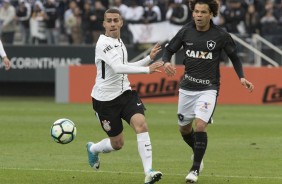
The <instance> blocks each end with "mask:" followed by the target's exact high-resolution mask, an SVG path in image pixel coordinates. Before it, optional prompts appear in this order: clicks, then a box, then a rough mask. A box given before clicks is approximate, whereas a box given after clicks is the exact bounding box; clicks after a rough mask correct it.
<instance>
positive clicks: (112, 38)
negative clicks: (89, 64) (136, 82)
mask: <svg viewBox="0 0 282 184" xmlns="http://www.w3.org/2000/svg"><path fill="white" fill-rule="evenodd" d="M122 25H123V21H122V17H121V14H120V12H119V10H117V9H108V10H107V11H106V12H105V14H104V22H103V26H104V28H105V35H101V36H100V37H99V39H98V42H97V44H96V50H95V64H96V67H97V75H96V82H95V85H94V87H93V90H92V93H91V96H92V104H93V109H94V111H95V112H96V116H97V118H98V120H99V121H100V124H101V127H102V128H103V130H104V131H105V132H106V134H107V135H108V138H105V139H103V140H101V141H100V142H96V143H93V142H88V143H87V145H86V148H87V153H88V161H89V164H90V166H91V167H93V168H94V169H96V170H97V169H99V167H100V159H99V153H109V152H111V151H116V150H120V149H121V148H122V147H123V145H124V137H123V124H122V119H124V120H125V121H126V122H127V123H128V124H129V125H130V126H131V127H132V128H133V129H134V131H135V133H136V135H137V144H138V152H139V155H140V157H141V160H142V164H143V168H144V173H145V184H152V183H155V182H157V181H159V180H160V179H161V177H162V173H161V172H160V171H155V170H153V168H152V146H151V141H150V136H149V133H148V127H147V123H146V120H145V116H144V109H145V108H144V105H143V103H142V101H141V100H140V98H139V96H138V94H137V92H136V91H133V90H132V89H131V87H130V82H129V80H128V76H127V74H151V73H154V72H160V71H159V67H161V66H162V65H163V62H160V61H158V62H154V63H152V64H150V63H151V62H152V61H153V59H154V58H155V57H156V55H157V53H159V51H160V50H161V46H160V45H159V44H156V45H155V46H154V47H153V49H152V51H151V52H150V55H148V56H147V57H145V58H144V59H141V60H140V61H137V62H134V63H129V62H128V58H127V57H128V56H127V50H126V47H125V45H124V44H123V42H122V40H121V38H120V29H121V27H122ZM136 183H138V182H137V181H136Z"/></svg>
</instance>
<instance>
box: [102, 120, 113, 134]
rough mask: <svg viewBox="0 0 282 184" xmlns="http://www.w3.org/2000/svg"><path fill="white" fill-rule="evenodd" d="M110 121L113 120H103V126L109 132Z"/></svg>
mask: <svg viewBox="0 0 282 184" xmlns="http://www.w3.org/2000/svg"><path fill="white" fill-rule="evenodd" d="M110 123H111V122H109V121H107V120H104V121H102V124H103V128H104V129H105V130H106V131H107V132H108V131H110V130H111V126H110Z"/></svg>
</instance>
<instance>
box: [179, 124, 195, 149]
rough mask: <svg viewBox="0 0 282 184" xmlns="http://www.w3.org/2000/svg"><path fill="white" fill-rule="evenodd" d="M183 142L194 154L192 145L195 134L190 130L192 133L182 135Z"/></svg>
mask: <svg viewBox="0 0 282 184" xmlns="http://www.w3.org/2000/svg"><path fill="white" fill-rule="evenodd" d="M182 138H183V140H184V141H185V142H186V143H187V144H188V145H189V146H190V147H191V148H192V150H193V152H194V145H195V133H194V130H193V128H192V131H191V132H190V133H189V134H186V135H182Z"/></svg>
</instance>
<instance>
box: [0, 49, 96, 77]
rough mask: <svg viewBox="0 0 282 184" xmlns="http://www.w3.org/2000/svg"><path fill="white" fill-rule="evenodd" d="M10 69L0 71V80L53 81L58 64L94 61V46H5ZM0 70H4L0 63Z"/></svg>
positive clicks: (79, 63)
mask: <svg viewBox="0 0 282 184" xmlns="http://www.w3.org/2000/svg"><path fill="white" fill-rule="evenodd" d="M5 50H6V52H7V54H8V56H9V57H10V60H11V68H12V69H11V70H9V71H7V72H5V71H1V72H0V81H17V82H54V80H55V77H54V69H55V68H56V67H58V66H66V65H81V64H91V63H94V59H93V58H94V55H95V53H94V52H95V50H94V47H90V46H88V47H86V46H85V47H83V46H79V47H75V46H72V47H69V46H65V47H64V46H57V47H56V46H50V47H48V46H6V47H5ZM0 66H1V70H4V69H3V68H4V66H3V63H1V65H0Z"/></svg>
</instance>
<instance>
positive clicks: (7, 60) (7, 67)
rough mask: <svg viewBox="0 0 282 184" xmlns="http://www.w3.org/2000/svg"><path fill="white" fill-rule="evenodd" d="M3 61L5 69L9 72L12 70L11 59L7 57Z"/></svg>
mask: <svg viewBox="0 0 282 184" xmlns="http://www.w3.org/2000/svg"><path fill="white" fill-rule="evenodd" d="M2 60H3V62H4V65H5V69H6V70H9V69H10V68H11V63H10V60H9V58H8V57H7V56H6V57H4V58H3V59H2Z"/></svg>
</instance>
